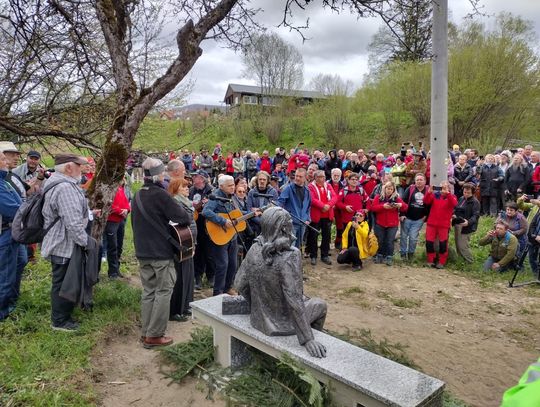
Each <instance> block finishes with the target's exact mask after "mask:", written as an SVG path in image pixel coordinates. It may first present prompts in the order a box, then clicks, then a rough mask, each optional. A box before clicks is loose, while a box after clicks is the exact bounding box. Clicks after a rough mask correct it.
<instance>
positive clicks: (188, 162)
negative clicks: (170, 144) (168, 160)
mask: <svg viewBox="0 0 540 407" xmlns="http://www.w3.org/2000/svg"><path fill="white" fill-rule="evenodd" d="M180 159H181V160H182V162H183V163H184V166H185V167H186V171H193V157H191V154H184V155H183V156H182V157H180Z"/></svg>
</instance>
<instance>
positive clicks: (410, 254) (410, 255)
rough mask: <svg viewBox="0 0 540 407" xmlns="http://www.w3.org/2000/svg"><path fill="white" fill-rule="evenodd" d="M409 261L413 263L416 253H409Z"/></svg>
mask: <svg viewBox="0 0 540 407" xmlns="http://www.w3.org/2000/svg"><path fill="white" fill-rule="evenodd" d="M407 260H409V261H413V260H414V253H407Z"/></svg>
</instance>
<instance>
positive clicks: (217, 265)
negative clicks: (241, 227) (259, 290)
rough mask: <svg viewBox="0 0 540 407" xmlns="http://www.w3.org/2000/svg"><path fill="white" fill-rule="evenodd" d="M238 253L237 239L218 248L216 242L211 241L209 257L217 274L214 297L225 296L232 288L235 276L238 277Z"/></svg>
mask: <svg viewBox="0 0 540 407" xmlns="http://www.w3.org/2000/svg"><path fill="white" fill-rule="evenodd" d="M237 252H238V246H237V243H236V237H234V238H233V239H232V240H231V241H230V242H229V243H227V244H225V245H223V246H218V245H217V244H215V243H214V242H212V241H209V243H208V253H207V256H208V258H209V259H210V262H211V263H212V268H213V269H214V270H215V273H216V274H215V276H214V293H213V295H219V294H223V293H224V292H226V291H228V290H229V289H230V288H232V286H233V283H234V276H235V275H236V261H237V258H236V255H237Z"/></svg>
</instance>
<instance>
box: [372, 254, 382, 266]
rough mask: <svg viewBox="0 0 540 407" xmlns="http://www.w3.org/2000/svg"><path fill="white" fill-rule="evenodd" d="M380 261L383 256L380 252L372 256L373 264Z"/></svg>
mask: <svg viewBox="0 0 540 407" xmlns="http://www.w3.org/2000/svg"><path fill="white" fill-rule="evenodd" d="M382 262H383V256H381V255H380V254H378V255H376V256H375V257H374V258H373V263H375V264H381V263H382Z"/></svg>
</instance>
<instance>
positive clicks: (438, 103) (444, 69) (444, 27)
mask: <svg viewBox="0 0 540 407" xmlns="http://www.w3.org/2000/svg"><path fill="white" fill-rule="evenodd" d="M432 44H433V45H432V46H433V61H432V65H431V143H430V146H431V176H430V185H433V186H439V184H440V183H441V181H444V180H446V179H447V173H446V172H447V166H446V164H445V163H444V162H445V159H446V158H447V157H448V151H447V149H448V0H433V31H432Z"/></svg>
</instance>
